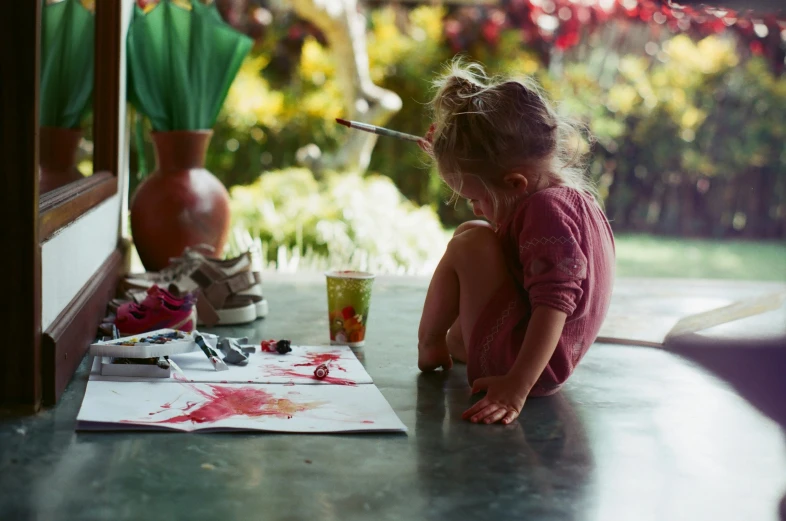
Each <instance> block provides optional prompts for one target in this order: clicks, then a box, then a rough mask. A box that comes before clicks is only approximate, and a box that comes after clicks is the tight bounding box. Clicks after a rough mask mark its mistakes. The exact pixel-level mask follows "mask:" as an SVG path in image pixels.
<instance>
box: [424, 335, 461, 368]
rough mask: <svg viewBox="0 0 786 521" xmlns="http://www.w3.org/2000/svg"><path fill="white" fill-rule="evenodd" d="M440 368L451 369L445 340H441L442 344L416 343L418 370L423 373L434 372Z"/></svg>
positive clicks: (451, 364)
mask: <svg viewBox="0 0 786 521" xmlns="http://www.w3.org/2000/svg"><path fill="white" fill-rule="evenodd" d="M440 367H441V368H442V369H445V370H447V369H450V368H451V367H453V360H452V359H451V358H450V353H449V352H448V346H447V343H446V342H445V339H442V342H439V341H436V342H429V343H418V368H419V369H420V370H421V371H424V372H425V371H435V370H436V369H439V368H440Z"/></svg>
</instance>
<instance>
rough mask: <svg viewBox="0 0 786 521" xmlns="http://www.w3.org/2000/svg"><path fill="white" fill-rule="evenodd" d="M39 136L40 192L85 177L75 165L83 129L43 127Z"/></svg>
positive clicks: (42, 192)
mask: <svg viewBox="0 0 786 521" xmlns="http://www.w3.org/2000/svg"><path fill="white" fill-rule="evenodd" d="M38 137H39V166H40V170H39V178H38V179H39V181H38V193H39V194H44V193H46V192H49V191H51V190H54V189H55V188H60V187H61V186H65V185H67V184H69V183H72V182H74V181H79V180H80V179H83V178H84V176H83V175H82V174H81V172H79V170H77V168H76V166H74V165H75V164H76V151H77V149H78V147H79V140H80V139H82V129H80V128H58V127H41V128H40V129H39V136H38Z"/></svg>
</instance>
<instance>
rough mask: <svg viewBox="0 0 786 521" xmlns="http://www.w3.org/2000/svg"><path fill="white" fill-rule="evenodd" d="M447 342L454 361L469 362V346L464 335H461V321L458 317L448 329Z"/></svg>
mask: <svg viewBox="0 0 786 521" xmlns="http://www.w3.org/2000/svg"><path fill="white" fill-rule="evenodd" d="M445 342H446V344H447V346H448V353H450V358H452V359H453V361H454V362H461V363H462V364H466V363H467V346H466V345H465V344H464V337H463V336H462V335H461V321H460V320H459V319H458V318H456V321H455V322H453V325H452V326H450V329H448V334H447V337H446V338H445Z"/></svg>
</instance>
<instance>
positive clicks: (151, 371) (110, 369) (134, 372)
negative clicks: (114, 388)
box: [101, 356, 172, 378]
mask: <svg viewBox="0 0 786 521" xmlns="http://www.w3.org/2000/svg"><path fill="white" fill-rule="evenodd" d="M171 374H172V368H171V367H169V368H167V369H164V368H162V367H159V366H158V365H157V364H115V363H113V359H112V358H110V357H108V356H104V357H101V376H123V377H126V378H135V377H136V378H139V377H141V378H169V377H170V376H171Z"/></svg>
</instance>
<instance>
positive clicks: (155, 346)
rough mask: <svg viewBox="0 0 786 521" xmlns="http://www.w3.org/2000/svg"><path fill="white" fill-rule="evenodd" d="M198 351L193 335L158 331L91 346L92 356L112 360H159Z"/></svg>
mask: <svg viewBox="0 0 786 521" xmlns="http://www.w3.org/2000/svg"><path fill="white" fill-rule="evenodd" d="M198 349H199V346H197V343H196V341H195V339H194V335H193V334H192V333H186V332H184V331H178V330H176V329H158V330H156V331H150V332H149V333H143V334H141V335H134V336H127V337H123V338H118V339H115V340H108V341H105V342H96V343H95V344H92V345H91V346H90V354H91V355H93V356H108V357H112V358H158V357H161V356H171V355H176V354H180V353H189V352H191V351H195V350H198Z"/></svg>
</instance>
